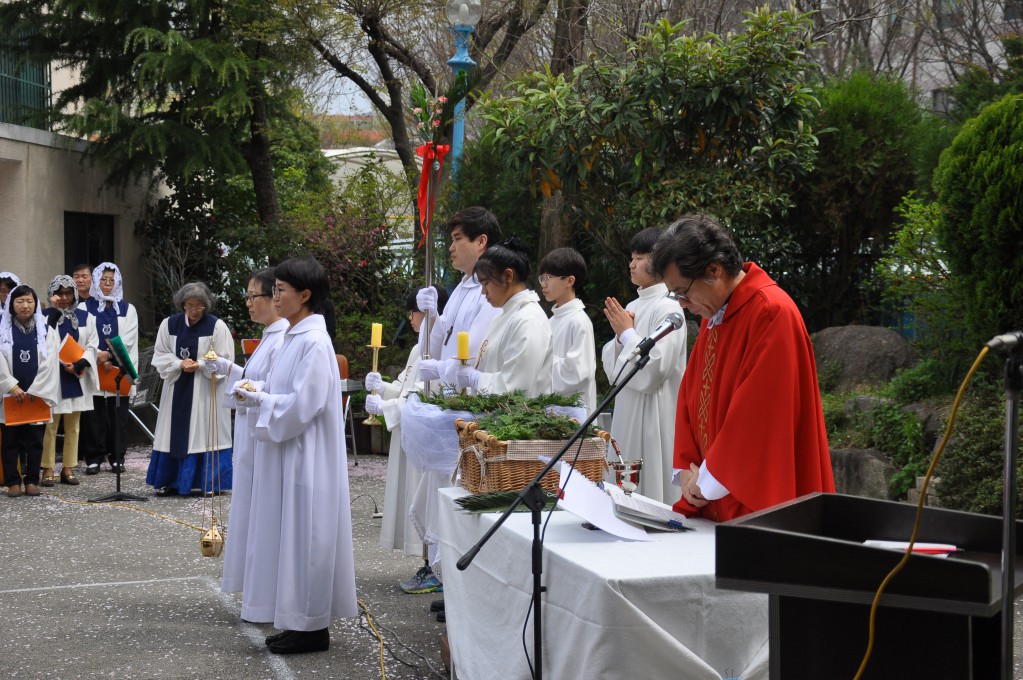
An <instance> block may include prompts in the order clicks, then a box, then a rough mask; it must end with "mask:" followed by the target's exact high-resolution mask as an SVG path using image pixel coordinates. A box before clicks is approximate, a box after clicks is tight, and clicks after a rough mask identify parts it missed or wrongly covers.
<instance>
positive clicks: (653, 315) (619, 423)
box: [602, 227, 686, 505]
mask: <svg viewBox="0 0 1023 680" xmlns="http://www.w3.org/2000/svg"><path fill="white" fill-rule="evenodd" d="M663 231H664V230H663V229H661V228H658V227H650V228H648V229H644V230H643V231H641V232H639V233H638V234H636V235H635V236H633V237H632V241H631V242H630V243H629V250H630V251H631V252H632V260H631V262H630V263H629V275H630V276H631V278H632V283H634V284H635V285H636V286H638V287H639V289H638V293H639V297H638V298H637V299H635V300H633V301H632V302H630V303H629V304H628V306H627V307H622V306H621V304H620V303H619V302H618V300H616V299H615V298H612V297H609V298H607V299H606V300H605V301H604V315H605V316H606V317H607V320H608V321H609V322H610V323H611V328H613V329H614V332H615V337H614V338H613V339H612V340H611V341H610V342H608V343H607V344H606V345H604V350H603V353H602V360H603V364H604V372H605V373H606V374H607V379H608V380H609V381H610V382H611V383H612V384H615V383H616V381H617V380H619V379H622V378H623V377H624V376H625V375H627V374H628V373H629V372H630V371H631V370H632V368H631V366H630V365H628V363H627V362H628V360H629V357H630V356H632V352H633V350H635V349H636V347H637V346H638V345H639V343H640V342H641V341H642V340H643V339H644V338H645V337H647V336H648V335H650V332H651V331H653V330H654V328H656V327H657V326H658V325H659V324H660V323H661V322H662V321H664V318H665V317H666V316H668V315H669V314H673V313H677V312H678V311H679V306H678V301H677V300H675V299H674V297H669V296H668V288H667V286H665V285H664V284H663V283H661V282H660V281H658V279H657V277H656V276H655V275H654V274H653V272H652V271H651V270H650V268H649V260H650V253H652V252H653V249H654V244H655V243H657V239H658V238H659V237H660V236H661V234H662V233H663ZM685 365H686V333H685V327H684V326H683V328H681V329H679V330H678V331H676V332H674V333H671V334H670V335H668V336H666V337H664V338H662V339H661V340H660V341H659V342H658V343H657V344H656V345H654V347H653V349H651V350H650V362H649V363H648V364H647V365H646V367H645V368H643V370H641V371H640V372H639V373H637V374H636V376H635V377H634V378H633V379H632V380H631V381H630V382H629V384H628V385H626V387H625V389H623V390H622V391H621V392H620V393H619V394H618V396H617V397H615V404H614V416H613V417H612V419H611V436H612V437H614V438H615V439H616V440H617V441H618V444H619V448H621V450H622V454H623V455H624V456H625V457H626V458H629V459H638V458H642V459H643V467H642V469H641V470H640V473H639V493H641V494H643V495H644V496H649V497H650V498H654V499H656V500H658V501H661V502H663V503H667V504H669V505H671V504H672V503H674V502H675V501H677V500H678V499H679V498H681V497H682V490H681V488H680V487H678V486H675V485H673V483H672V479H673V475H674V472H673V468H674V446H675V411H676V407H677V405H678V387H679V384H680V383H681V382H682V372H683V370H685Z"/></svg>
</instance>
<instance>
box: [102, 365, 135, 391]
mask: <svg viewBox="0 0 1023 680" xmlns="http://www.w3.org/2000/svg"><path fill="white" fill-rule="evenodd" d="M117 371H118V369H117V367H116V366H115V367H114V368H107V367H106V365H104V364H100V366H99V388H100V389H101V390H103V391H104V392H116V391H117V389H116V388H117V381H116V380H115V378H117ZM130 392H131V383H130V382H128V376H124V377H123V378H121V395H122V396H128V394H129V393H130Z"/></svg>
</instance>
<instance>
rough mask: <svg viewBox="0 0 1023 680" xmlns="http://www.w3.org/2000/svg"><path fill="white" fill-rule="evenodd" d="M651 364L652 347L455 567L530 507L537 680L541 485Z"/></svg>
mask: <svg viewBox="0 0 1023 680" xmlns="http://www.w3.org/2000/svg"><path fill="white" fill-rule="evenodd" d="M649 362H650V348H648V349H647V350H646V352H641V353H640V354H639V356H638V357H637V359H636V363H635V364H634V365H633V367H632V371H630V372H629V374H628V375H626V376H625V379H624V380H622V381H621V382H619V383H617V384H616V385H615V386H614V389H612V390H611V391H610V392H609V393H608V394H607V396H606V397H604V400H603V401H602V402H600V404H599V405H598V406H597V408H595V409H594V410H593V412H592V413H591V414H590V417H589V418H587V419H586V420H585V421H584V422H583V424H582V425H580V426H579V429H578V430H576V431H575V433H574V434H573V435H572V436H571V437H569V439H568V441H566V442H565V445H564V446H562V447H561V450H560V451H558V453H557V455H555V456H554V457H553V458H551V459H550V461H549V462H548V463H547V465H546V466H544V469H543V470H540V472H539V473H538V474H537V475H536V477H534V478H533V481H531V482H530V483H529V484H527V485H526V487H525V488H524V489H522V491H521V492H519V495H518V496H517V497H516V498H515V500H514V501H512V504H511V507H509V508H508V509H507V510H505V511H504V514H503V515H501V517H500V518H498V520H497V522H495V523H494V525H493V526H492V527H490V529H488V530H487V533H485V534H483V537H482V538H480V540H478V541H476V545H474V546H473V547H471V548H469V550H467V551H466V552H465V554H464V555H462V557H461V558H460V559H459V560H458V562H457V563H456V564H455V566H457V567H458V570H459V571H465V569H466V568H467V567H468V566H469V565H470V564H471V563H472V561H473V559H475V557H476V554H477V553H478V552H479V551H480V548H482V547H483V546H484V545H485V544H486V542H487V541H489V540H490V537H491V536H493V535H494V534H495V533H496V532H497V530H498V529H500V528H501V525H502V524H504V523H505V521H506V520H507V519H508V517H510V516H511V514H512V513H513V512H515V508H517V507H519V504H522V503H524V504H525V505H526V507H527V508H529V510H530V514H531V517H532V521H533V542H532V546H533V547H532V567H533V656H534V657H535V659H536V666H535V668H534V672H533V678H535V680H541V678H543V635H542V634H541V618H542V617H541V616H540V603H541V599H540V596H541V595H542V594H543V593H545V592H546V591H547V588H546V587H544V585H543V583H542V581H541V576H542V574H543V541H542V540H540V524H541V520H542V513H543V508H544V505H545V502H544V494H543V487H542V486H541V482H542V480H543V478H544V476H546V475H547V473H548V472H550V470H551V468H553V467H554V466H555V465H556V464H557V463H558V461H559V460H561V458H562V457H563V456H564V455H565V452H566V451H568V450H569V449H570V448H571V447H572V444H574V443H575V442H576V441H578V440H579V438H580V437H582V436H583V434H584V433H585V432H586V430H587V428H589V426H590V425H592V424H593V421H594V420H596V419H597V416H599V415H600V413H601V412H602V411H603V410H604V407H605V406H607V405H608V404H609V403H610V402H611V400H612V399H614V398H615V396H617V395H618V393H619V392H621V391H622V390H623V389H624V388H625V386H626V385H627V384H629V381H630V380H632V378H633V377H634V376H635V375H636V374H637V373H639V371H640V370H642V369H643V367H644V366H646V365H647V363H649Z"/></svg>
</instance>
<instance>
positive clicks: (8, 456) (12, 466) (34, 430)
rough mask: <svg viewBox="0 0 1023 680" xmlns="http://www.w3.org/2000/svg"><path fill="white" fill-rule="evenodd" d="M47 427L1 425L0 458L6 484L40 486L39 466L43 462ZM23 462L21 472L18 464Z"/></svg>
mask: <svg viewBox="0 0 1023 680" xmlns="http://www.w3.org/2000/svg"><path fill="white" fill-rule="evenodd" d="M45 430H46V426H45V425H0V440H2V441H0V457H2V458H3V466H4V484H6V485H7V486H19V485H21V484H22V483H23V482H24V483H25V484H39V465H40V464H41V463H42V462H43V432H44V431H45ZM19 461H21V472H20V473H19V472H18V462H19Z"/></svg>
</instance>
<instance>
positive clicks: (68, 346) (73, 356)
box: [58, 335, 85, 364]
mask: <svg viewBox="0 0 1023 680" xmlns="http://www.w3.org/2000/svg"><path fill="white" fill-rule="evenodd" d="M58 356H60V360H61V361H63V362H64V363H65V364H73V363H75V362H76V361H78V360H79V359H81V358H82V357H83V356H85V349H84V348H83V347H82V346H81V345H79V344H78V343H77V342H75V339H74V338H72V337H71V336H70V335H65V336H64V339H63V340H62V341H61V343H60V353H59V355H58Z"/></svg>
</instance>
